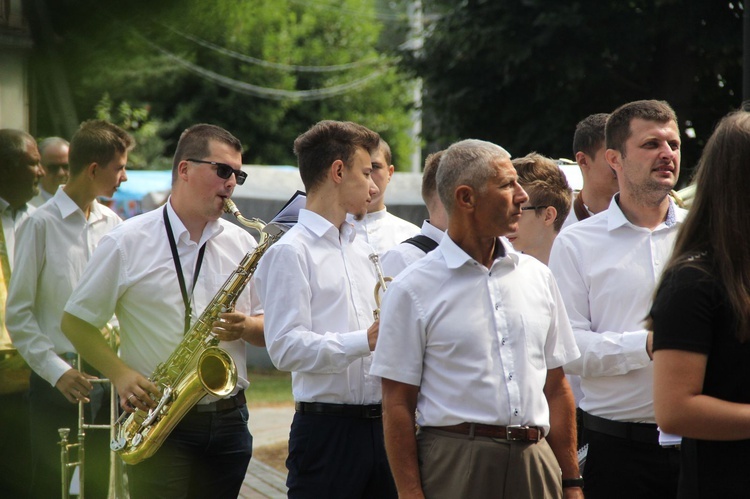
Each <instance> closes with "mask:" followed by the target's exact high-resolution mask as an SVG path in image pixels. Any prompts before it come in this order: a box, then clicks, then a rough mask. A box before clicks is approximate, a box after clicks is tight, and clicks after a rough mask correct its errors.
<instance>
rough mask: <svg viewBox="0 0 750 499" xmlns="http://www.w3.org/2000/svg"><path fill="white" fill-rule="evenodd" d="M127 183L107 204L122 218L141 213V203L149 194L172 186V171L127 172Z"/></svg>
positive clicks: (124, 183)
mask: <svg viewBox="0 0 750 499" xmlns="http://www.w3.org/2000/svg"><path fill="white" fill-rule="evenodd" d="M127 174H128V181H127V182H123V183H122V184H120V187H119V188H118V189H117V192H115V195H114V196H113V197H112V200H111V202H109V203H107V204H108V205H109V207H110V208H112V209H113V210H114V211H115V212H117V214H118V215H120V216H121V217H122V218H129V217H132V216H135V215H138V214H140V213H142V212H143V208H142V205H141V201H142V200H143V197H144V196H145V195H146V194H148V193H150V192H162V191H168V190H169V189H170V188H171V186H172V170H128V172H127Z"/></svg>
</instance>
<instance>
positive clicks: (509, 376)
mask: <svg viewBox="0 0 750 499" xmlns="http://www.w3.org/2000/svg"><path fill="white" fill-rule="evenodd" d="M508 379H509V380H511V381H512V380H513V373H510V374H509V375H508Z"/></svg>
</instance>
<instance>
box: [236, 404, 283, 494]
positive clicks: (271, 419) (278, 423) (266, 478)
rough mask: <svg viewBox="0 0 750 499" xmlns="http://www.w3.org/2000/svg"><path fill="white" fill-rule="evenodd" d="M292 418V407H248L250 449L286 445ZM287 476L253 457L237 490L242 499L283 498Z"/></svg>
mask: <svg viewBox="0 0 750 499" xmlns="http://www.w3.org/2000/svg"><path fill="white" fill-rule="evenodd" d="M293 416H294V407H293V406H291V405H285V406H280V407H257V408H252V407H251V408H250V422H249V427H250V432H251V433H252V434H253V449H259V448H261V447H264V446H266V445H273V444H277V443H279V442H286V441H288V439H289V426H290V425H291V423H292V417H293ZM285 482H286V475H285V474H284V473H280V472H279V471H277V470H275V469H273V468H271V467H270V466H267V465H265V464H263V463H261V462H259V461H257V460H256V459H255V458H253V459H251V460H250V466H249V467H248V469H247V475H246V476H245V481H244V483H243V484H242V489H240V495H239V497H240V498H241V499H268V498H270V499H277V498H278V499H281V498H285V497H286V491H287V489H286V485H285Z"/></svg>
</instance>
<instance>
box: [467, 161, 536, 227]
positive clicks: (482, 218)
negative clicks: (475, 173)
mask: <svg viewBox="0 0 750 499" xmlns="http://www.w3.org/2000/svg"><path fill="white" fill-rule="evenodd" d="M493 167H494V169H495V171H496V174H495V176H494V177H490V179H489V180H488V181H487V184H486V187H485V189H484V191H483V192H481V193H478V195H477V200H476V208H475V220H476V223H477V228H478V232H479V233H480V234H481V236H482V237H498V236H505V235H508V234H510V233H513V232H516V231H517V230H518V222H519V220H520V219H521V213H522V212H521V205H522V204H523V203H525V202H527V201H528V200H529V196H528V195H527V194H526V191H524V190H523V188H522V187H521V185H520V184H519V183H518V175H517V174H516V169H515V168H513V164H512V163H511V162H510V159H498V160H496V161H495V162H494V164H493Z"/></svg>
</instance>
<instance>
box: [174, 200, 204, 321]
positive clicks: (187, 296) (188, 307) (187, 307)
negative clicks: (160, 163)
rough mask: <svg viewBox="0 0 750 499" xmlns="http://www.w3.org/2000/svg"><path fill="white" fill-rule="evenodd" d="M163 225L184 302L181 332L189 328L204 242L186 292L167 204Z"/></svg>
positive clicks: (201, 263)
mask: <svg viewBox="0 0 750 499" xmlns="http://www.w3.org/2000/svg"><path fill="white" fill-rule="evenodd" d="M164 227H165V228H166V230H167V238H168V239H169V249H171V250H172V261H173V262H174V268H175V271H176V272H177V280H178V281H179V283H180V292H181V293H182V302H183V303H184V304H185V325H184V331H183V334H185V333H187V332H188V331H189V330H190V318H191V316H192V312H193V308H192V305H191V297H192V296H193V291H194V290H195V283H197V282H198V274H200V272H201V266H202V265H203V255H204V254H205V253H206V243H203V246H201V249H200V250H199V251H198V259H197V260H196V261H195V271H194V272H193V285H192V286H191V287H190V294H188V291H187V286H185V276H184V275H183V274H182V263H181V262H180V254H179V253H178V252H177V243H176V242H175V239H174V234H173V233H172V224H171V223H170V222H169V214H168V213H167V206H166V205H164Z"/></svg>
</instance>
